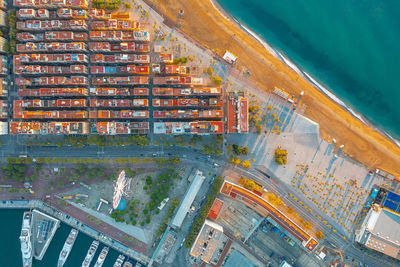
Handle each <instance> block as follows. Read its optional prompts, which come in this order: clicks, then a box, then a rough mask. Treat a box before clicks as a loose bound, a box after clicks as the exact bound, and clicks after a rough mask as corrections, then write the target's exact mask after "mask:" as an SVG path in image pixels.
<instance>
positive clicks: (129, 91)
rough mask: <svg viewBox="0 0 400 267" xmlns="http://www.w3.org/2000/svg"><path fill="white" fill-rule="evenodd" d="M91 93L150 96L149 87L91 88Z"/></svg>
mask: <svg viewBox="0 0 400 267" xmlns="http://www.w3.org/2000/svg"><path fill="white" fill-rule="evenodd" d="M90 95H97V96H148V95H149V89H148V88H112V87H110V88H101V87H97V88H90Z"/></svg>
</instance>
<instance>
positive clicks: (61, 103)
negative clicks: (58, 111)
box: [14, 99, 87, 109]
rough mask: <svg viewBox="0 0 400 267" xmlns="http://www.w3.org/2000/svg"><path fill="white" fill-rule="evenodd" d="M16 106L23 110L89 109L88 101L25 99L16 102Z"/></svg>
mask: <svg viewBox="0 0 400 267" xmlns="http://www.w3.org/2000/svg"><path fill="white" fill-rule="evenodd" d="M14 105H17V106H21V107H22V108H25V109H29V108H43V109H47V108H84V107H87V101H86V99H53V100H43V99H24V100H14Z"/></svg>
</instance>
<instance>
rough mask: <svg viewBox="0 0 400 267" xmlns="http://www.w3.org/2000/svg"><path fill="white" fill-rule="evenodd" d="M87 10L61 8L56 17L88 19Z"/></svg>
mask: <svg viewBox="0 0 400 267" xmlns="http://www.w3.org/2000/svg"><path fill="white" fill-rule="evenodd" d="M87 14H88V12H87V10H84V9H71V8H59V9H57V11H56V17H57V18H60V19H87V17H88V16H87Z"/></svg>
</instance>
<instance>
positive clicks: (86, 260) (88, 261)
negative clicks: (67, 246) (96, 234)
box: [82, 240, 99, 267]
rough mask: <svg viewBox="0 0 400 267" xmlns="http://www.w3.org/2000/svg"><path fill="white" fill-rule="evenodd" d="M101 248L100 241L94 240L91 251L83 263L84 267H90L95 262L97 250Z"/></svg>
mask: <svg viewBox="0 0 400 267" xmlns="http://www.w3.org/2000/svg"><path fill="white" fill-rule="evenodd" d="M98 247H99V241H97V240H94V241H93V242H92V244H91V245H90V247H89V250H88V252H87V254H86V257H85V259H84V260H83V262H82V267H89V265H90V263H91V262H92V260H93V257H94V254H95V253H96V250H97V248H98Z"/></svg>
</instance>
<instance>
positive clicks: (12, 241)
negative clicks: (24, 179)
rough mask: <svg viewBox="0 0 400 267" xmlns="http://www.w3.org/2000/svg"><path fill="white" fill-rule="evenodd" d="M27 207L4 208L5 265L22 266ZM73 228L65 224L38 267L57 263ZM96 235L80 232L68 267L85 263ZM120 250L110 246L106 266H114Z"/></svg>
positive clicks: (0, 212) (1, 260)
mask: <svg viewBox="0 0 400 267" xmlns="http://www.w3.org/2000/svg"><path fill="white" fill-rule="evenodd" d="M24 211H25V210H22V209H0V218H1V220H0V236H1V239H0V266H1V267H20V266H22V258H21V246H20V243H19V235H20V232H21V225H22V215H23V213H24ZM70 231H71V227H70V226H69V225H66V224H64V223H61V226H60V228H58V230H57V232H56V234H55V235H54V238H53V240H52V241H51V243H50V246H49V248H48V249H47V251H46V254H45V255H44V257H43V259H42V260H41V261H37V260H34V262H33V265H32V266H34V267H49V266H57V261H58V256H59V254H60V251H61V249H62V247H63V245H64V242H65V240H66V239H67V237H68V234H69V232H70ZM92 241H93V238H91V237H89V236H87V235H85V234H84V233H82V232H80V233H79V235H78V237H77V239H76V241H75V244H74V246H73V248H72V250H71V253H70V254H69V257H68V260H67V262H66V263H65V265H64V266H65V267H77V266H81V265H82V261H83V259H84V258H85V256H86V253H87V250H88V249H89V246H90V244H91V243H92ZM103 246H104V244H102V243H100V246H99V248H98V249H97V251H96V255H95V256H94V258H93V261H92V264H91V265H93V264H94V263H95V262H96V260H97V257H98V255H99V254H100V251H101V249H102V248H103ZM118 255H119V253H118V252H117V251H115V250H113V249H111V248H110V251H109V252H108V255H107V257H106V260H105V262H104V264H103V266H104V267H112V266H113V264H114V262H115V260H116V259H117V257H118Z"/></svg>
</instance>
